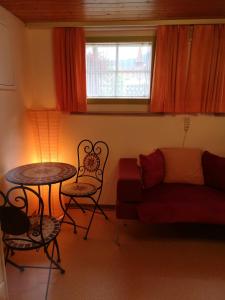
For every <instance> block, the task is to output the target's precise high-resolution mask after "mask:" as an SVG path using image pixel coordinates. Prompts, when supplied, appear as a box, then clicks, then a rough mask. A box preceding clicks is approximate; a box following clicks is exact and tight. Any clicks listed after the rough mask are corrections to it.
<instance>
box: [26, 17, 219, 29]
mask: <svg viewBox="0 0 225 300" xmlns="http://www.w3.org/2000/svg"><path fill="white" fill-rule="evenodd" d="M190 24H192V25H194V24H225V18H223V19H182V20H181V19H180V20H157V21H156V20H155V21H107V22H32V23H26V24H25V25H26V26H27V27H28V28H34V29H35V28H37V29H40V28H42V29H47V28H53V27H84V28H99V29H103V28H115V27H118V28H119V27H128V28H130V27H132V26H133V27H134V26H135V27H141V26H142V27H147V26H148V27H152V28H154V27H156V26H158V25H190Z"/></svg>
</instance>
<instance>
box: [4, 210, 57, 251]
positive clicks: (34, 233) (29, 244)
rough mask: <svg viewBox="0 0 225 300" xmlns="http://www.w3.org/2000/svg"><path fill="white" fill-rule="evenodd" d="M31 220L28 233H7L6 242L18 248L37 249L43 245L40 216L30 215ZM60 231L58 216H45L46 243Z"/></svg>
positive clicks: (44, 231) (43, 224)
mask: <svg viewBox="0 0 225 300" xmlns="http://www.w3.org/2000/svg"><path fill="white" fill-rule="evenodd" d="M29 221H30V228H29V231H28V233H24V234H20V235H12V234H5V236H4V242H5V243H6V245H8V246H9V247H11V248H14V249H18V250H20V249H21V250H22V249H35V248H39V247H41V246H43V243H42V239H41V235H40V227H39V224H40V216H31V217H29ZM59 231H60V222H59V221H58V220H57V219H56V218H54V217H50V216H43V220H42V232H43V238H44V243H45V244H47V243H49V242H50V241H51V240H53V239H54V238H55V237H56V236H57V235H58V233H59ZM29 236H30V238H29ZM32 240H33V241H32Z"/></svg>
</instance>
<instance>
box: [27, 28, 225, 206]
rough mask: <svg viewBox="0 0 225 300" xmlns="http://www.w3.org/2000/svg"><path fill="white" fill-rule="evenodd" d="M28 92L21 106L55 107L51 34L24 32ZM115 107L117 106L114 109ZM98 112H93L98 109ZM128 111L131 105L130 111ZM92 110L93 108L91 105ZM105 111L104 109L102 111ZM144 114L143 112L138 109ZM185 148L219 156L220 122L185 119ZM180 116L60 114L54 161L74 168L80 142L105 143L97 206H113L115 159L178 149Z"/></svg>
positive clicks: (224, 131)
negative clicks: (103, 180) (29, 81)
mask: <svg viewBox="0 0 225 300" xmlns="http://www.w3.org/2000/svg"><path fill="white" fill-rule="evenodd" d="M28 31H29V32H28V36H29V53H30V63H29V66H30V78H31V79H32V84H31V85H32V89H31V94H30V97H29V101H27V103H26V105H27V107H29V108H31V107H39V106H41V107H47V108H52V107H55V92H54V81H53V64H52V48H51V31H50V30H49V29H29V30H28ZM118 107H119V108H121V106H118ZM98 108H99V107H98ZM132 108H134V106H132ZM95 109H96V106H95ZM104 109H105V108H104ZM144 109H145V108H144ZM190 120H191V126H190V129H189V132H188V135H187V138H186V143H185V146H188V147H200V148H203V149H208V150H210V151H212V152H215V153H217V154H220V155H224V156H225V142H224V141H225V117H215V116H204V115H202V116H199V115H191V116H190ZM183 124H184V116H183V115H180V116H169V115H168V116H118V115H117V116H116V115H111V116H109V115H83V116H82V115H67V114H62V115H61V127H60V149H59V160H61V161H65V162H70V163H74V162H75V159H76V155H75V153H76V145H77V143H78V141H80V140H81V139H83V138H90V139H92V140H97V139H102V140H105V141H106V142H107V143H108V144H109V146H110V157H109V164H108V166H107V169H106V184H105V189H104V192H103V197H102V202H103V203H115V197H116V194H115V187H116V172H117V164H118V160H119V158H120V157H130V156H131V157H137V156H138V155H139V154H140V153H149V152H150V151H151V150H152V149H154V148H157V147H162V146H174V147H175V146H182V142H183V136H184V130H183V127H184V126H183Z"/></svg>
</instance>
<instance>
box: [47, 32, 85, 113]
mask: <svg viewBox="0 0 225 300" xmlns="http://www.w3.org/2000/svg"><path fill="white" fill-rule="evenodd" d="M53 54H54V73H55V87H56V97H57V109H58V110H61V111H64V112H86V110H87V100H86V98H87V97H86V71H85V37H84V31H83V29H82V28H54V29H53Z"/></svg>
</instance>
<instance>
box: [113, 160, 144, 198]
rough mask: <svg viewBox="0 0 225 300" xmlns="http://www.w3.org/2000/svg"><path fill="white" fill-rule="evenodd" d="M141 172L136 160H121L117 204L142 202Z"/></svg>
mask: <svg viewBox="0 0 225 300" xmlns="http://www.w3.org/2000/svg"><path fill="white" fill-rule="evenodd" d="M141 192H142V180H141V170H140V167H138V165H137V159H136V158H121V159H120V160H119V174H118V180H117V202H140V201H141Z"/></svg>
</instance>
